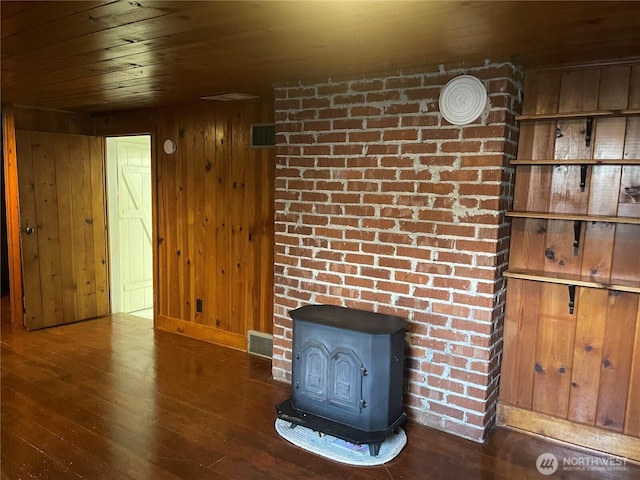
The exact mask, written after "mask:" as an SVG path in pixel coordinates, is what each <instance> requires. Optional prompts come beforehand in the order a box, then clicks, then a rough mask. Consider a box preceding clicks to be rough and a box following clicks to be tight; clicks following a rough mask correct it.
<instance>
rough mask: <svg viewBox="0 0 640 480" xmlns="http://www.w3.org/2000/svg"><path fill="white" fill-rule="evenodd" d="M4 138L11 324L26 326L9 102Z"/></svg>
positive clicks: (4, 116) (12, 117)
mask: <svg viewBox="0 0 640 480" xmlns="http://www.w3.org/2000/svg"><path fill="white" fill-rule="evenodd" d="M2 139H3V141H2V148H3V152H2V153H3V157H4V179H3V181H4V195H5V207H6V222H7V254H8V260H9V292H10V293H9V296H10V305H11V325H12V326H14V327H18V326H24V325H23V324H24V315H23V311H24V305H23V302H22V296H23V291H22V255H21V253H20V201H19V199H20V192H19V190H18V155H17V152H16V124H15V115H14V111H13V107H12V106H10V105H3V106H2Z"/></svg>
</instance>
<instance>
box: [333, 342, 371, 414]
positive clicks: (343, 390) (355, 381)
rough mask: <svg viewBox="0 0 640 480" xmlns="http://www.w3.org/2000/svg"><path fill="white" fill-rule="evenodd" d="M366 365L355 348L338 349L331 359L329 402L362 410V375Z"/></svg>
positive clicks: (350, 408)
mask: <svg viewBox="0 0 640 480" xmlns="http://www.w3.org/2000/svg"><path fill="white" fill-rule="evenodd" d="M364 372H365V370H364V367H363V366H362V363H361V362H360V360H359V359H358V357H357V356H356V354H355V352H354V351H353V350H350V349H347V348H338V349H336V350H335V351H334V352H333V353H332V355H331V358H330V359H329V398H328V403H329V404H331V405H336V406H338V407H341V408H345V409H348V410H352V411H354V412H360V410H361V409H362V407H363V406H364V403H365V402H364V400H363V399H362V377H363V375H364Z"/></svg>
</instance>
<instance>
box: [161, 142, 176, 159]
mask: <svg viewBox="0 0 640 480" xmlns="http://www.w3.org/2000/svg"><path fill="white" fill-rule="evenodd" d="M163 148H164V153H166V154H167V155H173V154H174V153H176V142H174V141H173V140H171V139H170V138H167V139H166V140H165V141H164V146H163Z"/></svg>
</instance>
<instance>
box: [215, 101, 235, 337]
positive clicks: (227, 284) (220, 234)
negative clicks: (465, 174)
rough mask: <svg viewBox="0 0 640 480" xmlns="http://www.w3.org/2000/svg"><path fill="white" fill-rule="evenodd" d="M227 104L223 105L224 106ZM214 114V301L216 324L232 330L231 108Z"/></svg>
mask: <svg viewBox="0 0 640 480" xmlns="http://www.w3.org/2000/svg"><path fill="white" fill-rule="evenodd" d="M225 107H226V105H225ZM223 112H224V114H223V115H218V116H216V140H217V141H216V160H217V161H216V167H217V168H216V173H217V177H218V181H217V184H216V188H215V190H214V191H213V194H214V201H215V209H216V217H215V218H216V232H215V239H214V246H215V249H216V250H215V257H216V266H217V275H216V277H215V288H216V290H217V295H216V299H217V304H216V310H215V312H216V315H215V326H216V327H218V328H220V329H222V330H224V331H227V332H228V331H231V319H230V316H231V295H232V292H231V275H230V270H231V262H232V250H231V234H230V232H229V231H230V225H229V223H230V214H231V212H230V209H229V207H230V204H229V200H230V198H229V196H230V193H231V192H230V183H231V165H230V163H231V151H230V147H231V118H229V114H230V108H224V110H223Z"/></svg>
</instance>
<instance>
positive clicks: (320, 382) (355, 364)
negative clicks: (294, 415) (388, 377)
mask: <svg viewBox="0 0 640 480" xmlns="http://www.w3.org/2000/svg"><path fill="white" fill-rule="evenodd" d="M295 361H296V362H298V364H297V365H296V366H295V367H294V369H293V386H294V392H293V396H294V400H296V402H295V403H296V404H298V405H300V406H301V407H302V408H304V409H306V410H313V408H312V407H313V405H314V404H315V405H317V406H318V407H319V409H320V410H325V409H327V408H329V409H331V408H332V407H333V408H336V409H338V410H349V411H352V412H356V413H359V412H360V411H361V410H362V408H363V407H364V405H365V401H364V400H363V399H362V377H363V375H364V374H365V369H364V367H363V365H362V362H360V360H359V359H358V356H357V355H356V354H355V352H354V351H353V350H351V349H348V348H336V349H335V350H333V351H332V352H329V351H328V350H327V348H326V347H325V346H324V345H323V344H321V343H318V342H308V343H307V344H306V345H305V346H304V347H303V348H302V349H301V351H300V352H299V353H296V355H295ZM311 413H313V412H311Z"/></svg>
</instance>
